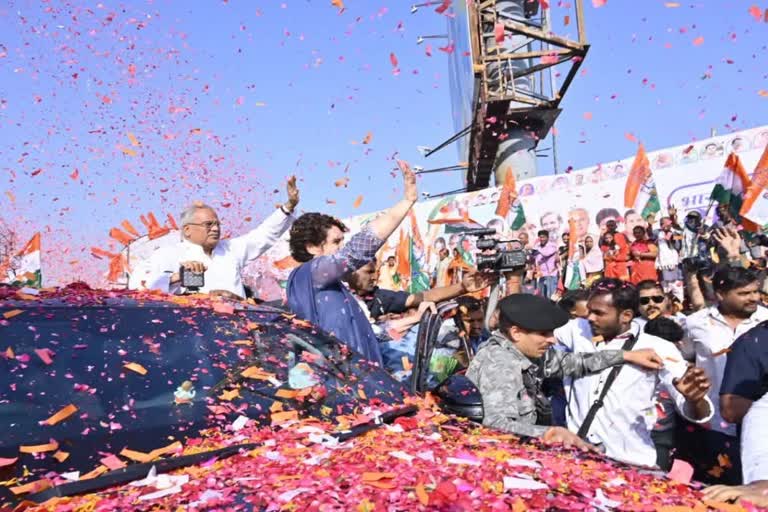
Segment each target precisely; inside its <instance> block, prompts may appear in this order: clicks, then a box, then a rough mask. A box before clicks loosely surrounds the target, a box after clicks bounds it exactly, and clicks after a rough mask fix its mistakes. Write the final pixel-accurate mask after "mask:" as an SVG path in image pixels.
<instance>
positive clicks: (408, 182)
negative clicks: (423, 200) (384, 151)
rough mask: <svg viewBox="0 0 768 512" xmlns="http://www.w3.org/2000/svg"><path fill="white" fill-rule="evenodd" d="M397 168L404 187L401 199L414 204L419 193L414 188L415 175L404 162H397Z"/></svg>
mask: <svg viewBox="0 0 768 512" xmlns="http://www.w3.org/2000/svg"><path fill="white" fill-rule="evenodd" d="M397 166H398V167H400V171H401V172H402V173H403V182H404V185H405V188H404V190H403V198H404V199H405V200H407V201H410V202H411V203H415V202H416V201H417V200H418V199H419V191H418V189H417V188H416V175H415V174H414V173H413V170H411V166H410V165H408V162H406V161H405V160H398V161H397Z"/></svg>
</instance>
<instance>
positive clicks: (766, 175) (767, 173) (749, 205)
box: [739, 146, 768, 223]
mask: <svg viewBox="0 0 768 512" xmlns="http://www.w3.org/2000/svg"><path fill="white" fill-rule="evenodd" d="M766 191H768V146H766V147H765V151H763V156H761V157H760V161H759V162H758V163H757V167H755V174H754V175H753V176H752V183H751V184H750V186H749V188H748V189H747V192H746V194H744V202H743V203H742V205H741V209H740V210H739V215H741V216H742V217H748V218H750V219H751V218H752V217H754V220H755V221H756V222H758V223H763V222H764V219H762V218H760V217H762V215H758V214H757V211H753V209H754V210H757V209H755V208H754V207H755V204H756V203H758V202H760V201H759V200H761V198H763V196H764V194H765V193H766ZM762 200H763V201H764V200H765V199H762ZM750 213H752V215H750Z"/></svg>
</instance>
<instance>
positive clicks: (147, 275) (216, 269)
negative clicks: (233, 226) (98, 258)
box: [130, 209, 294, 297]
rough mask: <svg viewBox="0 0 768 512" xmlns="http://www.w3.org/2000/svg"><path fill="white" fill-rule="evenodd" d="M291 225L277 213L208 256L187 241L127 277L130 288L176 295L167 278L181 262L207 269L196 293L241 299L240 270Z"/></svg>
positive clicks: (290, 219) (160, 251)
mask: <svg viewBox="0 0 768 512" xmlns="http://www.w3.org/2000/svg"><path fill="white" fill-rule="evenodd" d="M293 221H294V218H293V216H291V215H286V214H285V213H283V211H282V210H281V209H277V210H275V212H274V213H272V214H271V215H270V216H269V217H267V218H266V219H264V222H262V223H261V224H260V225H259V226H258V227H257V228H256V229H253V230H251V231H249V232H248V233H246V234H245V235H243V236H239V237H237V238H230V239H227V240H220V241H219V243H218V244H216V247H215V248H214V249H213V252H212V253H211V255H210V256H208V255H207V254H205V251H203V248H202V246H200V245H197V244H193V243H191V242H189V241H188V240H182V241H180V242H179V243H178V244H176V245H174V246H171V247H164V248H162V249H158V250H157V251H155V252H154V253H153V254H152V256H150V258H149V259H148V260H147V261H145V262H143V264H141V265H139V268H137V269H136V271H135V272H133V273H132V274H131V278H130V288H131V289H146V290H160V291H163V292H166V293H178V292H180V291H181V289H180V287H179V286H178V285H174V286H171V285H170V280H171V274H172V273H174V272H178V271H179V266H180V264H181V262H184V261H199V262H201V263H203V264H205V266H206V267H207V270H206V271H205V286H203V287H202V288H200V292H202V293H207V292H209V291H211V290H227V291H229V292H232V293H234V294H236V295H239V296H241V297H244V296H245V288H244V287H243V280H242V277H241V271H242V269H243V267H245V266H246V265H247V264H248V263H250V262H251V261H253V260H255V259H256V258H258V257H259V256H261V255H262V254H264V253H265V252H266V251H267V250H268V249H269V248H270V247H272V245H274V243H275V242H277V240H279V239H280V237H281V236H282V234H283V233H285V231H286V230H287V229H288V228H290V227H291V224H293Z"/></svg>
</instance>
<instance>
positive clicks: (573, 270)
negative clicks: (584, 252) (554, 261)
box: [564, 218, 585, 290]
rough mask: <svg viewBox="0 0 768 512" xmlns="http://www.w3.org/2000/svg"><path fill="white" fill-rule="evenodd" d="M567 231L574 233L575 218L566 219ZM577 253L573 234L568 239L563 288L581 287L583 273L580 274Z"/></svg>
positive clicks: (577, 246) (579, 258) (580, 265)
mask: <svg viewBox="0 0 768 512" xmlns="http://www.w3.org/2000/svg"><path fill="white" fill-rule="evenodd" d="M568 232H569V233H571V234H573V233H576V219H573V218H570V219H568ZM580 256H581V255H580V253H579V241H578V239H577V238H576V237H575V236H570V237H569V239H568V263H567V265H568V266H567V268H566V269H565V281H564V284H565V288H566V289H568V290H575V289H577V288H581V282H582V280H583V278H584V277H585V275H582V272H581V268H582V262H581V257H580Z"/></svg>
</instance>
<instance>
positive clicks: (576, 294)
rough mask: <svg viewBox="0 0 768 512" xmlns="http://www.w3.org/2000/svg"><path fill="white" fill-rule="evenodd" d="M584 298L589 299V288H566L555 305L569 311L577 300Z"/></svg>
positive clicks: (583, 299)
mask: <svg viewBox="0 0 768 512" xmlns="http://www.w3.org/2000/svg"><path fill="white" fill-rule="evenodd" d="M585 300H589V290H568V291H567V292H565V295H563V297H562V298H561V299H560V302H558V303H557V305H558V306H560V309H562V310H563V311H565V312H566V313H570V312H571V310H572V309H573V308H574V307H575V306H576V303H577V302H581V301H585Z"/></svg>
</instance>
